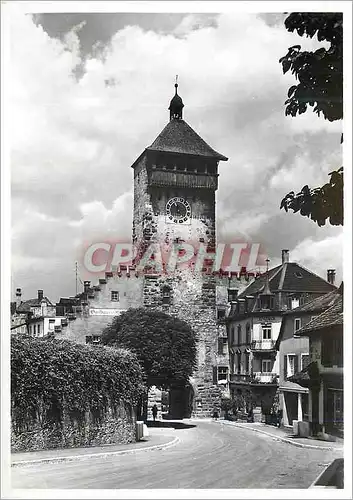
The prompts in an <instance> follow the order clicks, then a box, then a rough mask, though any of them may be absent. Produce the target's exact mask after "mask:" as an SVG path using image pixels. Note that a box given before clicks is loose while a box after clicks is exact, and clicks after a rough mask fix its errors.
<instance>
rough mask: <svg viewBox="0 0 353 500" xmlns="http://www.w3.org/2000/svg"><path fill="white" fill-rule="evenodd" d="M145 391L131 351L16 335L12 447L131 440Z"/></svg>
mask: <svg viewBox="0 0 353 500" xmlns="http://www.w3.org/2000/svg"><path fill="white" fill-rule="evenodd" d="M143 391H144V385H143V375H142V369H141V367H140V365H139V363H138V361H137V358H136V357H135V355H134V354H132V353H131V352H129V351H127V350H123V349H113V348H109V347H96V346H94V347H93V346H86V345H80V344H76V343H74V342H70V341H67V340H57V339H50V340H49V339H35V338H31V337H22V336H13V337H12V339H11V419H12V429H11V448H12V451H30V450H39V449H49V448H68V447H75V446H96V445H101V444H109V443H128V442H132V441H134V440H135V407H136V405H137V403H138V401H139V398H140V397H141V395H142V393H143Z"/></svg>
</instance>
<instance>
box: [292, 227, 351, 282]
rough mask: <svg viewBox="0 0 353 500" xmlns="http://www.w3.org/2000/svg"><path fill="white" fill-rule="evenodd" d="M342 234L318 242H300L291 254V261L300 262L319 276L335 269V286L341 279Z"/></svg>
mask: <svg viewBox="0 0 353 500" xmlns="http://www.w3.org/2000/svg"><path fill="white" fill-rule="evenodd" d="M342 246H343V233H342V232H340V233H339V234H337V235H335V236H328V237H327V238H324V239H322V240H320V241H314V240H313V239H312V238H306V239H305V240H303V241H301V242H300V243H299V244H298V245H297V246H296V247H295V248H294V250H293V251H292V252H291V260H293V261H297V262H300V263H301V264H302V265H303V266H304V267H307V268H308V269H310V270H312V271H314V272H316V273H317V274H320V275H321V276H322V277H324V278H325V279H326V274H324V272H325V270H327V269H337V271H338V272H337V275H336V284H339V283H340V282H341V281H342V279H343V274H342V268H341V262H342Z"/></svg>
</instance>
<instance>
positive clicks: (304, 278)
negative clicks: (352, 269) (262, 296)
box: [239, 262, 336, 298]
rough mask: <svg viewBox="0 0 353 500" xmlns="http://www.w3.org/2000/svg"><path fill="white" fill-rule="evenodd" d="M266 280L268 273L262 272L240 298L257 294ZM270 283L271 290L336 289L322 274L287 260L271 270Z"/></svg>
mask: <svg viewBox="0 0 353 500" xmlns="http://www.w3.org/2000/svg"><path fill="white" fill-rule="evenodd" d="M265 282H266V274H262V275H261V276H259V277H258V278H256V279H255V280H254V281H253V282H252V283H250V285H249V286H248V287H247V288H246V289H245V290H244V291H243V292H242V293H241V294H240V295H239V298H244V297H245V296H246V295H253V294H257V293H259V292H261V291H262V288H263V287H264V285H265ZM269 285H270V290H271V292H277V291H283V292H292V293H294V292H318V293H325V292H330V291H332V290H336V287H335V286H334V285H331V284H330V283H328V282H327V281H325V280H324V279H323V278H320V276H318V275H316V274H314V273H312V272H311V271H308V270H307V269H305V268H304V267H303V266H301V265H299V264H297V263H296V262H286V263H284V264H281V265H280V266H277V267H274V268H273V269H270V270H269Z"/></svg>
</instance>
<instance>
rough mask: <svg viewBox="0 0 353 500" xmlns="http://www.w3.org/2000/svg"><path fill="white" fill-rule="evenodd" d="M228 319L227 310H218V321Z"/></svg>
mask: <svg viewBox="0 0 353 500" xmlns="http://www.w3.org/2000/svg"><path fill="white" fill-rule="evenodd" d="M225 317H226V310H225V309H217V319H224V318H225Z"/></svg>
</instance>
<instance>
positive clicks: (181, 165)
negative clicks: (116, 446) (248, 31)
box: [132, 84, 227, 417]
mask: <svg viewBox="0 0 353 500" xmlns="http://www.w3.org/2000/svg"><path fill="white" fill-rule="evenodd" d="M183 108H184V104H183V101H182V99H181V97H180V96H179V95H178V85H177V84H175V95H174V97H173V99H172V100H171V102H170V106H169V112H170V114H169V118H170V120H169V123H168V124H167V125H166V127H165V128H164V129H163V130H162V132H161V133H160V134H159V136H158V137H157V138H156V140H155V141H154V142H153V143H152V144H151V145H150V146H149V147H147V148H146V149H145V150H144V151H143V153H142V154H141V155H140V156H139V158H138V159H137V160H136V161H135V162H134V163H133V165H132V168H133V170H134V213H133V243H134V245H135V248H136V249H137V256H136V263H137V265H138V262H139V261H140V259H141V258H142V259H143V258H144V257H143V256H145V257H146V256H147V259H148V258H149V257H151V258H150V259H149V263H150V264H151V265H150V267H148V265H147V267H146V268H145V272H144V276H143V305H144V306H145V307H152V308H156V309H160V310H163V311H165V312H167V313H169V314H172V315H176V316H178V317H180V318H181V319H185V320H186V321H188V322H189V323H190V324H191V326H192V327H193V328H194V330H195V332H196V334H197V337H198V357H197V368H196V370H195V373H194V375H193V377H192V379H191V380H190V384H189V385H188V387H186V388H185V387H184V388H182V387H174V388H173V390H172V391H171V398H170V411H171V413H172V415H173V416H175V417H182V416H190V415H193V416H210V415H211V413H212V410H213V409H214V407H215V406H218V407H219V403H220V391H219V388H218V386H217V376H216V377H215V371H216V370H217V345H218V344H217V343H218V325H217V316H216V281H215V277H214V275H213V274H212V273H207V258H205V259H201V261H202V264H201V265H200V261H199V263H198V264H197V263H196V257H195V259H194V260H193V259H192V258H191V259H190V255H188V256H185V254H187V253H188V252H189V253H190V252H191V249H192V248H194V249H197V248H198V247H199V246H201V247H202V248H203V249H204V250H205V251H208V252H214V251H215V248H216V213H215V208H216V206H215V196H216V190H217V187H218V165H219V162H220V161H226V160H227V158H226V157H225V156H223V155H221V154H220V153H218V152H217V151H215V150H214V149H212V148H211V147H210V146H209V145H208V144H207V143H206V142H205V141H204V140H203V139H202V138H201V137H200V136H199V135H198V134H197V133H196V132H195V131H194V130H193V129H192V128H191V127H190V126H189V125H188V124H187V123H186V122H185V121H184V120H183ZM183 256H184V259H183ZM187 257H189V258H188V259H187ZM199 258H200V256H199ZM183 260H184V261H185V262H186V261H188V263H187V264H185V265H184V264H183V265H182V261H183ZM144 263H145V264H146V261H144Z"/></svg>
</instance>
